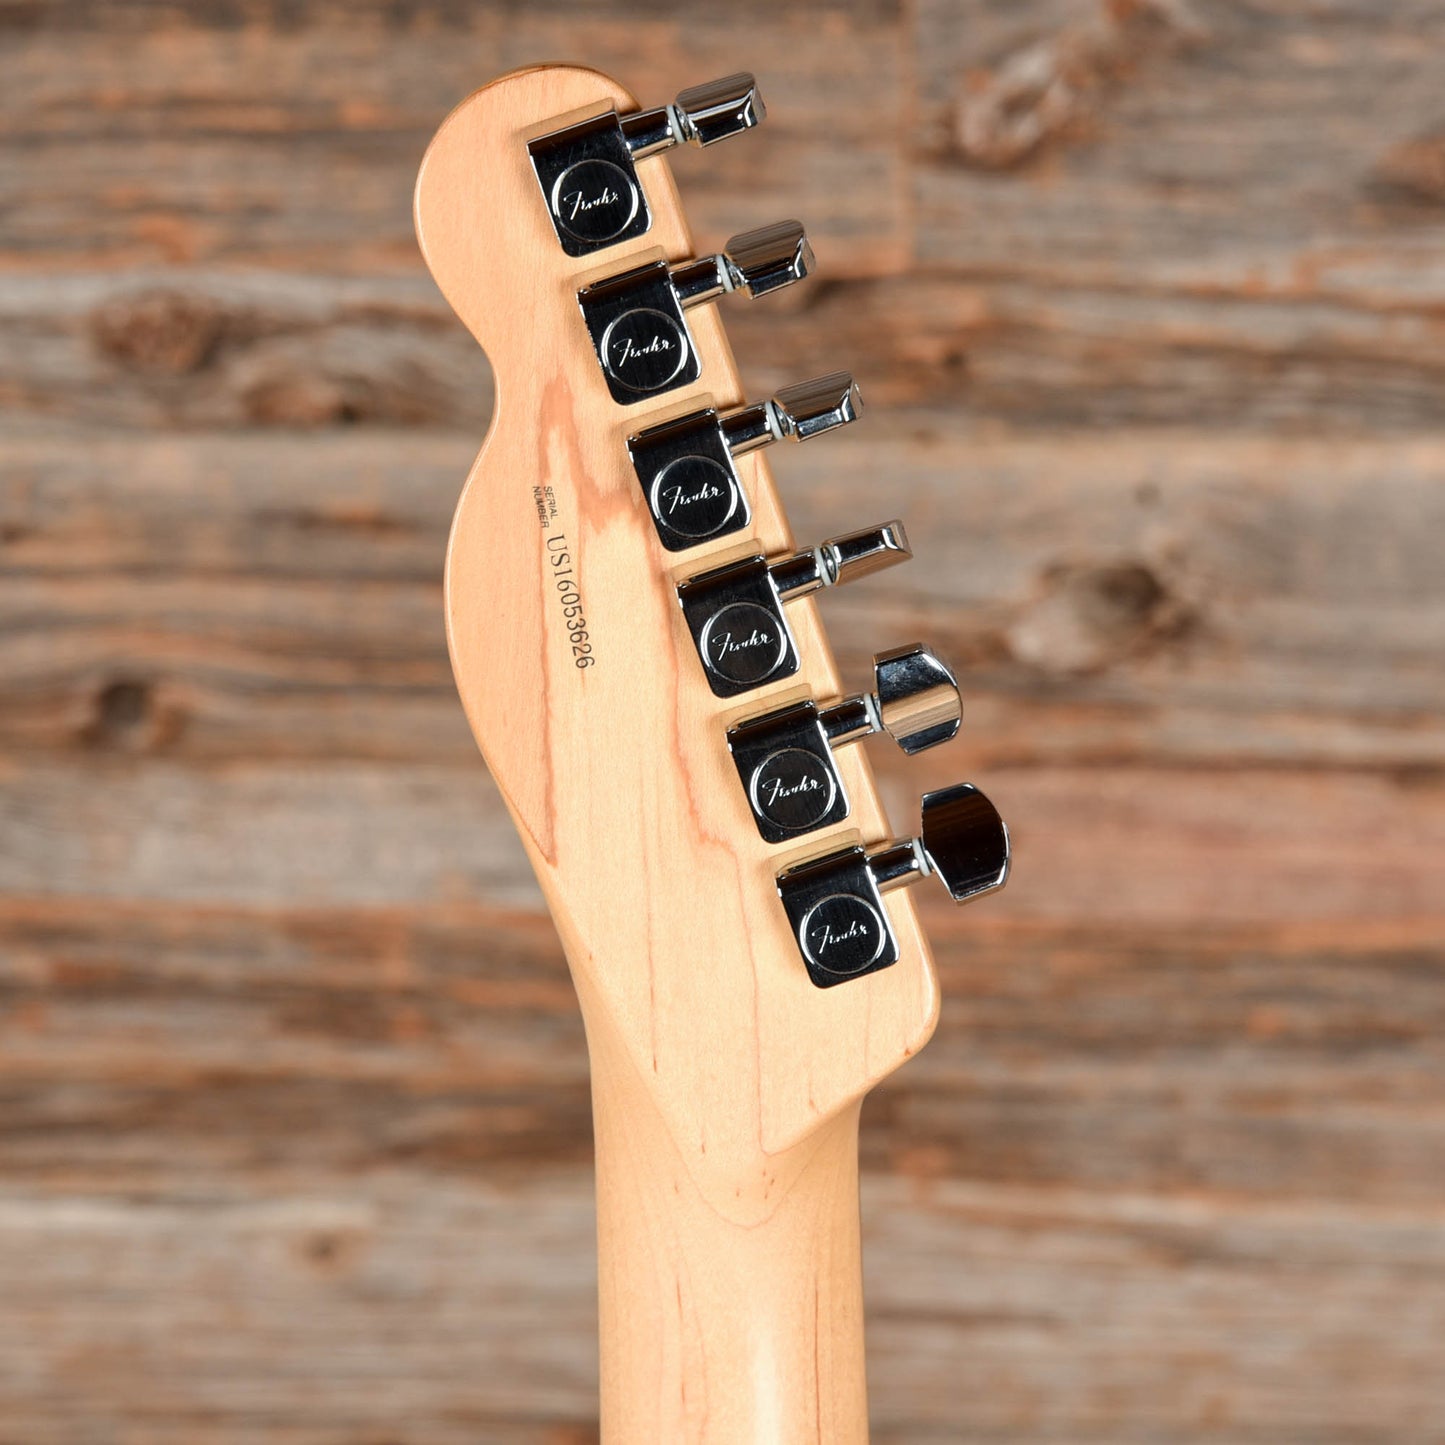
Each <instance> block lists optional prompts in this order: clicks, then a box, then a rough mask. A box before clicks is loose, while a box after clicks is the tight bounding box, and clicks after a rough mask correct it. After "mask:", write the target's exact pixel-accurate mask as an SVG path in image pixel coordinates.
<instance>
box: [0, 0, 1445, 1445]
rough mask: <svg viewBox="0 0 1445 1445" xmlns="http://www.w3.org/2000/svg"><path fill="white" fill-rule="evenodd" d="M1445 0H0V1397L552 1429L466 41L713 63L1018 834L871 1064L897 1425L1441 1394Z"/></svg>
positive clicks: (1117, 1443) (659, 74) (499, 52)
mask: <svg viewBox="0 0 1445 1445" xmlns="http://www.w3.org/2000/svg"><path fill="white" fill-rule="evenodd" d="M1442 46H1445V6H1442V5H1441V4H1440V3H1438V0H1388V3H1385V0H1335V3H1330V4H1322V3H1313V0H1259V3H1236V4H1225V3H1214V0H1188V3H1186V0H1132V3H1130V0H1116V3H1112V4H1108V5H1101V4H1092V3H1085V0H1069V3H1065V0H1015V3H1011V4H1008V5H988V4H984V3H982V0H969V3H945V0H917V3H915V4H913V5H910V6H895V5H888V4H875V3H867V0H852V3H845V4H842V5H836V4H831V5H826V6H825V5H821V4H812V3H799V4H795V5H792V6H788V7H782V6H777V5H763V4H761V3H757V0H739V3H736V4H734V5H732V6H729V7H714V8H713V9H711V10H709V11H703V12H698V13H697V14H696V15H688V16H687V17H686V18H684V17H683V13H682V12H681V11H678V10H674V11H671V12H667V11H663V10H661V9H657V8H644V7H641V6H634V5H631V4H624V3H620V0H615V3H612V0H609V3H602V4H588V5H583V4H581V3H580V0H579V3H576V4H572V5H562V4H559V5H551V4H548V5H527V6H517V5H503V4H489V3H485V0H468V3H465V4H463V3H452V0H433V3H424V0H417V3H407V0H400V3H390V0H389V3H382V0H365V3H351V4H346V5H342V4H340V3H337V4H321V3H318V4H304V3H290V0H287V3H283V0H274V3H262V0H229V3H221V0H208V3H196V4H190V5H176V4H173V3H162V0H153V3H148V0H125V3H102V0H52V3H44V0H0V107H3V126H4V136H3V143H0V144H3V150H0V203H3V204H0V248H3V249H0V442H3V463H0V890H3V899H0V1100H3V1104H0V1441H3V1442H4V1445H92V1442H97V1445H112V1442H116V1445H149V1442H160V1445H182V1442H184V1445H241V1442H252V1441H262V1440H264V1441H267V1442H278V1445H431V1442H435V1445H453V1442H456V1445H460V1442H468V1445H472V1442H478V1441H482V1442H493V1441H495V1442H521V1445H544V1442H545V1445H581V1442H585V1441H588V1440H591V1439H594V1438H595V1424H594V1411H595V1388H596V1355H595V1340H594V1333H593V1330H594V1325H593V1311H594V1308H595V1274H594V1265H593V1259H592V1249H593V1241H592V1215H591V1208H592V1205H591V1185H590V1149H591V1143H590V1121H589V1113H588V1105H587V1086H586V1057H585V1051H584V1045H583V1040H582V1034H581V1026H580V1023H579V1021H578V1018H577V1015H576V1010H575V1003H574V1001H573V999H572V996H571V991H570V986H569V984H568V981H567V977H566V972H565V968H564V966H563V964H562V961H561V957H560V953H559V951H558V948H557V945H556V943H555V940H554V937H553V935H552V932H551V929H550V925H549V924H548V923H547V921H546V918H545V916H544V915H543V913H542V912H541V907H540V900H539V895H538V893H537V891H536V888H535V885H534V883H533V882H532V880H531V875H530V871H529V869H528V867H527V864H526V861H525V858H524V857H523V855H522V853H521V849H520V847H519V845H518V844H517V843H516V841H515V838H514V836H513V834H512V832H511V829H510V825H509V824H508V822H507V820H506V818H505V816H504V815H503V813H502V810H501V807H500V804H499V802H498V800H497V798H496V795H495V792H494V791H493V789H492V787H491V785H490V783H489V781H488V779H487V777H486V775H485V772H484V771H483V769H482V768H481V766H480V763H479V762H478V760H477V758H476V756H475V750H474V747H473V744H472V741H471V738H470V736H469V734H468V731H467V727H466V724H465V721H464V720H463V718H462V715H461V712H460V708H459V706H458V704H457V702H456V696H455V689H454V687H453V684H452V680H451V676H450V672H449V668H448V666H447V661H446V654H445V645H444V640H443V634H442V612H441V594H440V570H441V559H442V549H443V545H444V541H445V532H446V526H447V521H448V518H449V516H450V513H451V510H452V507H453V505H454V503H455V500H456V496H457V493H458V491H459V489H460V484H461V481H462V479H463V477H464V476H465V473H466V471H467V468H468V467H469V465H470V463H471V460H472V458H473V456H474V454H475V451H476V448H477V444H478V442H479V440H480V437H481V434H482V431H483V430H484V428H485V425H486V420H487V416H488V413H489V407H490V381H489V373H488V370H487V366H486V363H485V361H484V360H483V358H482V357H481V356H480V354H479V353H478V352H477V351H476V348H475V347H474V346H473V344H472V342H471V340H470V338H469V337H467V335H466V334H465V333H464V332H463V330H462V329H461V327H460V326H459V325H457V323H456V322H455V320H454V318H453V317H452V315H451V313H450V311H449V309H448V308H447V307H446V305H445V303H444V302H443V301H442V300H441V298H440V297H439V296H438V295H437V294H436V292H435V291H434V289H433V288H432V286H431V283H430V282H429V280H428V279H427V278H426V276H425V273H424V271H423V269H422V266H421V262H420V259H419V257H418V256H417V255H416V253H415V249H414V243H413V241H412V237H411V222H410V212H409V206H410V192H411V185H412V180H413V178H414V174H415V168H416V164H417V161H418V160H419V158H420V153H421V150H422V148H423V146H424V145H425V143H426V141H427V139H428V138H429V136H430V134H431V132H432V131H433V129H434V128H435V126H436V124H437V123H438V122H439V120H440V119H441V117H442V116H443V115H444V114H445V113H446V111H447V110H448V109H449V107H450V106H451V105H452V104H453V103H455V101H456V100H458V99H459V98H460V97H461V96H462V95H464V94H465V93H466V92H467V91H469V90H470V89H472V88H473V87H474V86H475V85H477V84H479V83H481V82H482V81H484V80H486V79H489V78H490V77H491V76H492V75H494V74H496V73H497V72H499V71H501V70H504V69H507V68H509V67H512V66H515V65H518V64H522V63H526V62H529V61H535V60H552V59H562V58H576V59H581V60H585V61H586V62H588V63H590V64H594V65H597V66H599V67H600V68H602V69H605V70H610V71H612V72H614V73H616V74H617V75H618V77H619V78H620V79H621V80H623V81H624V82H625V83H626V84H628V85H629V86H631V87H632V88H633V89H635V90H636V91H638V92H639V93H641V94H643V95H645V96H647V97H649V98H651V97H657V96H665V95H669V94H671V93H672V92H673V91H675V90H676V89H677V88H679V87H680V86H682V85H684V84H687V83H690V82H692V81H695V80H698V79H701V78H705V77H707V76H709V75H712V74H720V73H723V72H725V71H727V70H729V69H737V68H743V67H751V68H754V69H756V70H757V71H758V72H759V73H760V77H761V80H762V82H763V85H764V90H765V93H766V94H767V96H768V98H769V101H770V104H771V114H770V116H769V119H768V121H767V125H766V128H765V129H764V130H763V131H762V132H760V133H759V134H758V135H757V136H756V137H753V138H749V139H748V140H745V141H740V142H737V143H735V144H733V145H730V146H727V147H723V148H720V149H718V150H715V151H712V152H709V153H707V154H705V155H695V154H690V153H689V154H687V155H684V156H681V157H679V158H678V160H677V162H676V164H675V171H676V174H677V176H678V179H679V183H680V185H681V187H682V191H683V195H684V198H685V201H686V204H687V207H688V211H689V214H690V216H691V218H692V221H693V224H694V229H695V231H696V232H697V234H698V235H699V237H700V238H701V239H702V240H704V241H716V240H720V239H721V238H722V237H724V236H726V235H727V234H728V233H730V232H731V231H733V230H736V229H739V228H741V227H742V226H744V225H747V224H750V223H753V222H759V221H764V220H768V219H772V218H774V217H776V216H779V215H784V214H797V215H799V216H801V217H802V218H803V219H804V220H806V221H807V222H808V223H809V227H810V230H811V231H812V233H813V234H814V236H815V240H816V245H817V250H818V253H819V259H820V264H821V267H822V272H823V277H822V279H821V280H820V281H818V282H815V283H813V284H811V285H810V286H808V287H804V288H798V290H797V291H796V292H795V293H794V294H793V295H791V296H789V297H787V298H786V299H784V298H779V304H777V305H770V306H769V307H768V309H767V311H766V312H764V310H763V308H762V307H758V308H756V309H754V310H752V311H751V312H750V311H749V310H748V309H747V308H746V307H743V306H735V307H732V308H731V309H730V312H729V315H728V318H727V325H728V330H729V333H730V335H731V337H732V340H733V344H734V347H735V349H736V351H737V353H738V357H739V362H740V365H741V368H742V373H743V379H744V382H745V383H746V384H747V385H748V387H749V388H750V389H751V390H754V391H757V390H758V389H760V388H762V387H764V386H766V385H769V384H772V383H774V382H777V381H780V380H783V379H786V378H790V377H795V376H797V375H800V374H806V373H808V372H810V371H817V370H822V369H824V368H826V367H828V366H834V365H848V366H851V367H852V368H853V369H854V370H855V371H856V373H857V374H858V376H859V377H860V380H861V381H862V383H863V385H864V386H865V389H866V390H867V393H868V399H869V401H870V402H872V403H873V404H874V405H873V407H872V409H871V411H870V414H869V415H868V416H867V417H865V419H864V422H863V424H862V425H861V426H859V427H858V428H855V429H854V433H853V434H852V435H850V436H848V437H846V438H843V439H839V440H837V441H829V442H820V443H819V444H818V446H817V447H816V448H810V449H800V450H798V451H796V452H794V451H791V450H790V451H789V454H788V455H787V456H786V457H782V458H780V459H779V460H778V465H777V471H778V479H779V485H780V490H781V491H782V493H783V496H784V499H785V502H786V504H787V507H788V511H789V515H790V518H791V520H792V522H793V525H794V528H795V530H796V531H797V532H798V533H799V534H800V535H805V536H806V535H809V534H812V533H822V532H824V531H826V530H837V529H840V528H842V527H845V526H847V525H849V524H851V523H855V522H856V523H861V522H863V521H868V520H872V519H873V518H874V517H875V516H882V515H885V514H891V513H893V512H894V511H897V512H899V513H900V514H902V515H903V516H905V517H906V518H907V519H908V521H909V523H910V530H911V535H912V537H913V539H914V541H915V545H916V550H917V553H918V557H917V560H916V561H915V562H914V563H913V564H912V565H911V566H910V567H909V568H906V569H899V570H897V571H895V572H891V573H888V574H885V575H884V576H882V577H880V578H878V579H876V581H875V582H873V583H870V584H869V586H868V588H867V589H866V593H865V591H864V589H853V591H852V593H851V595H850V594H848V593H842V594H840V595H839V596H838V597H836V598H828V599H826V600H825V602H824V603H823V604H822V608H821V610H822V613H823V616H824V620H825V623H826V625H827V627H828V631H829V634H830V636H831V638H832V640H833V642H834V644H835V647H836V649H837V652H838V656H839V662H840V666H841V669H842V671H843V674H844V676H845V677H846V678H847V679H849V680H850V681H852V680H858V681H861V680H863V679H864V677H865V675H866V674H865V666H866V661H867V657H868V655H869V654H870V653H871V652H872V651H873V650H874V649H875V648H878V647H882V646H886V645H889V644H891V643H895V642H899V641H904V640H911V639H912V638H913V637H915V636H916V637H923V638H926V639H927V640H929V641H931V642H933V643H935V645H937V646H938V647H939V648H940V649H941V650H943V651H945V653H946V655H948V656H950V657H951V658H952V659H954V660H955V661H956V662H957V663H958V664H959V666H960V668H961V670H962V673H963V676H964V681H965V686H966V689H967V695H968V714H967V718H966V724H967V729H968V731H967V736H966V740H965V741H964V742H962V743H961V744H959V745H957V746H956V747H954V748H952V749H950V750H948V752H949V753H951V756H946V757H939V758H929V759H927V760H926V762H925V761H924V760H919V761H918V762H915V763H913V764H909V765H904V764H902V763H901V761H895V760H894V759H893V758H890V757H889V756H888V755H887V754H886V753H885V752H884V751H883V750H882V749H881V748H874V749H873V755H874V762H875V765H876V766H877V768H878V770H879V772H880V775H881V780H882V784H883V791H884V794H885V801H886V802H887V804H888V807H889V810H890V813H891V815H892V816H893V818H894V820H895V822H897V823H898V824H899V825H900V826H906V824H907V822H908V819H909V817H910V815H911V812H912V809H913V806H914V799H915V798H916V794H917V792H918V791H919V789H920V788H921V787H923V786H927V785H930V784H933V783H935V782H939V781H943V780H945V779H948V778H951V777H952V776H954V775H956V774H959V773H966V774H969V775H972V776H975V777H977V779H978V780H979V781H980V782H981V783H983V784H984V785H985V786H986V787H987V789H988V791H989V792H990V794H991V795H992V796H993V797H994V798H995V799H996V801H998V803H999V804H1000V806H1001V808H1002V809H1003V811H1004V812H1005V815H1006V816H1007V817H1008V818H1009V820H1010V823H1011V825H1012V828H1013V832H1014V836H1015V842H1016V848H1017V865H1016V872H1015V876H1014V879H1013V881H1012V882H1011V884H1010V888H1009V890H1008V891H1007V892H1006V893H1005V894H1004V895H1003V896H1002V897H1001V898H999V899H997V900H994V901H992V902H991V903H990V904H989V905H988V906H987V907H984V906H980V907H979V908H978V909H976V910H965V911H962V912H960V913H957V914H954V913H953V912H951V911H949V910H947V909H946V908H942V907H939V906H938V905H937V904H929V905H928V906H927V907H925V909H924V919H925V923H926V924H927V926H928V929H929V932H930V934H931V936H932V937H933V939H934V941H935V946H936V951H937V954H938V958H939V964H940V978H941V983H942V986H943V992H944V1012H943V1020H942V1023H941V1025H940V1029H939V1032H938V1035H937V1036H936V1038H935V1040H934V1041H933V1043H932V1044H931V1045H930V1046H929V1048H928V1049H926V1050H925V1051H924V1052H923V1053H922V1055H920V1057H919V1058H918V1059H917V1060H916V1061H914V1062H913V1063H911V1064H910V1065H908V1067H906V1068H905V1069H904V1070H903V1071H902V1072H901V1073H900V1074H899V1075H897V1076H896V1077H895V1078H894V1079H893V1080H892V1081H890V1082H889V1083H888V1084H887V1085H886V1086H885V1087H884V1088H883V1089H881V1090H880V1091H879V1092H878V1093H877V1094H876V1095H875V1096H874V1097H873V1098H872V1100H871V1101H870V1102H869V1104H868V1106H867V1107H866V1108H865V1110H864V1114H863V1160H864V1166H865V1177H864V1199H865V1232H864V1238H865V1251H866V1255H865V1273H866V1276H867V1288H868V1301H869V1306H870V1333H869V1352H870V1385H871V1391H872V1408H873V1416H874V1426H875V1435H876V1438H877V1439H878V1440H879V1441H880V1442H883V1445H905V1442H908V1445H944V1442H954V1441H961V1440H971V1441H988V1442H995V1445H1023V1442H1056V1445H1065V1442H1067V1445H1136V1442H1137V1445H1144V1442H1149V1445H1156V1442H1158V1445H1165V1442H1168V1445H1186V1442H1187V1445H1203V1442H1210V1445H1284V1442H1289V1445H1385V1442H1389V1445H1428V1442H1431V1441H1442V1440H1445V1343H1442V1341H1445V888H1442V883H1441V876H1442V867H1445V720H1442V719H1445V708H1442V704H1445V696H1442V686H1441V652H1442V647H1445V567H1442V566H1441V563H1440V555H1441V538H1442V532H1445V428H1442V425H1441V422H1442V417H1445V365H1442V357H1445V88H1442V85H1441V80H1442V65H1441V60H1440V57H1441V54H1442Z"/></svg>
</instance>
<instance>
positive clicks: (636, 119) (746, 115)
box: [622, 71, 768, 160]
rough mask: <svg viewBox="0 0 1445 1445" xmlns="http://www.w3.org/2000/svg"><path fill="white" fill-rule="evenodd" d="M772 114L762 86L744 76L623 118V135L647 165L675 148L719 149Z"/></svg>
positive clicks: (707, 85) (701, 87)
mask: <svg viewBox="0 0 1445 1445" xmlns="http://www.w3.org/2000/svg"><path fill="white" fill-rule="evenodd" d="M767 113H768V112H767V109H766V107H765V106H764V105H763V97H762V92H761V91H759V89H758V83H757V81H756V80H754V79H753V77H752V76H751V75H749V74H747V72H746V71H743V72H741V73H739V74H737V75H725V76H723V78H722V79H721V80H709V81H706V82H705V83H704V84H702V85H694V86H691V87H690V88H689V89H687V90H684V91H681V92H680V93H679V94H678V97H677V99H676V100H675V101H673V103H672V104H671V105H662V106H658V107H657V109H656V110H643V111H638V112H637V113H636V114H635V115H625V116H623V117H622V134H623V136H624V137H625V139H626V141H627V148H628V149H629V150H630V151H631V152H632V155H633V158H634V159H636V160H641V159H642V157H643V156H650V155H655V154H657V152H659V151H665V150H668V149H669V148H670V147H672V146H675V145H684V144H689V145H695V146H710V145H714V144H716V143H717V142H718V141H720V140H726V139H727V138H728V137H729V136H734V135H739V134H741V133H742V132H743V131H745V130H751V129H752V128H753V127H754V126H755V125H757V124H758V123H759V122H760V121H762V120H763V119H764V118H765V117H766V116H767Z"/></svg>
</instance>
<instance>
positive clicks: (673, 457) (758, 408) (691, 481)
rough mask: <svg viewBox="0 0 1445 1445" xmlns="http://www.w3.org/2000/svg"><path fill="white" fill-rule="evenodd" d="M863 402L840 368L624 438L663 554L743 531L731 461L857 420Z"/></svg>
mask: <svg viewBox="0 0 1445 1445" xmlns="http://www.w3.org/2000/svg"><path fill="white" fill-rule="evenodd" d="M862 409H863V399H862V397H861V396H859V394H858V388H857V386H856V385H855V384H854V382H853V378H852V377H851V376H849V375H848V373H847V372H846V371H835V372H833V373H831V374H830V375H828V376H820V377H816V378H814V379H813V380H812V381H803V382H799V383H798V384H797V385H795V386H785V387H782V388H780V389H779V390H778V391H776V392H774V393H773V395H772V396H771V397H769V398H768V399H767V400H766V401H759V402H753V403H751V404H750V405H747V406H739V407H734V408H733V409H732V410H730V411H716V410H714V409H713V408H711V407H709V408H708V409H707V410H705V411H695V412H691V413H689V414H688V415H687V416H684V417H679V418H678V419H677V420H676V421H670V422H666V423H664V424H663V425H662V426H655V427H650V428H648V430H646V431H644V432H639V433H638V434H637V435H636V436H632V437H629V438H628V439H627V449H628V451H629V452H630V453H631V456H632V466H633V469H634V470H635V471H636V473H637V480H638V481H639V482H640V483H641V485H642V491H643V495H644V496H645V497H646V498H647V507H648V510H649V512H651V514H652V520H653V523H654V524H655V525H656V527H657V535H658V536H659V537H660V538H661V540H662V545H663V546H664V547H666V548H667V550H668V551H669V552H681V551H685V550H686V549H687V548H688V547H696V546H697V545H698V544H699V543H701V542H708V541H711V540H712V539H713V538H715V537H726V536H728V535H730V534H731V533H733V532H740V531H742V530H743V529H744V528H745V527H746V526H747V525H748V523H749V521H750V520H751V514H750V513H749V510H748V504H747V499H746V497H745V496H744V494H743V489H742V484H741V483H740V482H739V480H738V474H737V469H736V467H734V466H733V458H735V457H739V456H742V455H743V454H744V453H746V452H750V451H754V450H756V449H757V448H758V447H764V446H768V445H769V444H771V443H772V442H775V441H784V440H789V441H802V440H806V439H807V438H809V437H814V436H819V435H821V434H822V433H823V432H825V431H831V430H832V429H833V428H834V427H838V426H844V425H846V424H847V423H848V422H851V421H856V420H857V418H858V414H859V412H860V411H862Z"/></svg>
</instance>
